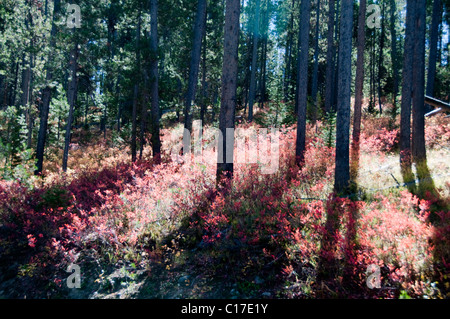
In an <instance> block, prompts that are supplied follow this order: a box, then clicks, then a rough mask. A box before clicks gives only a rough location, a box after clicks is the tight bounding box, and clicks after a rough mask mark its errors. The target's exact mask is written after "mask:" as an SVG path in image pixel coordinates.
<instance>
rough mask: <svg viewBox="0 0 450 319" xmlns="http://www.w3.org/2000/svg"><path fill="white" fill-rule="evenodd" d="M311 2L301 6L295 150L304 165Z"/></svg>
mask: <svg viewBox="0 0 450 319" xmlns="http://www.w3.org/2000/svg"><path fill="white" fill-rule="evenodd" d="M310 17H311V2H310V1H309V0H302V3H301V5H300V31H299V48H300V52H299V57H298V80H297V81H298V83H297V91H298V113H297V141H296V148H295V158H296V163H297V165H298V166H299V167H300V166H301V165H303V161H304V156H305V149H306V145H305V144H306V108H307V105H308V56H309V29H310Z"/></svg>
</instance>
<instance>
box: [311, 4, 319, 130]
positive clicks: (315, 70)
mask: <svg viewBox="0 0 450 319" xmlns="http://www.w3.org/2000/svg"><path fill="white" fill-rule="evenodd" d="M319 19H320V0H317V8H316V32H315V38H314V67H313V75H312V84H311V96H312V103H313V112H312V114H313V115H312V120H313V123H314V124H315V123H316V120H317V86H318V73H319Z"/></svg>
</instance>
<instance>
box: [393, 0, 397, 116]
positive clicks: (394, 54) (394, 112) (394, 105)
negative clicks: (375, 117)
mask: <svg viewBox="0 0 450 319" xmlns="http://www.w3.org/2000/svg"><path fill="white" fill-rule="evenodd" d="M396 12H397V4H396V1H395V0H391V38H392V39H391V60H392V77H393V82H394V83H393V84H394V87H393V92H392V120H395V118H396V117H397V95H398V65H397V63H398V62H397V61H398V56H397V32H396V30H395V22H396Z"/></svg>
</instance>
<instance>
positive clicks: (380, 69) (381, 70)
mask: <svg viewBox="0 0 450 319" xmlns="http://www.w3.org/2000/svg"><path fill="white" fill-rule="evenodd" d="M384 11H385V4H384V2H383V4H382V9H381V15H382V17H384ZM384 40H385V23H384V19H381V34H380V45H379V55H378V76H377V80H378V107H379V110H380V114H382V113H383V105H382V104H381V94H382V88H381V79H382V78H383V77H384V70H385V68H384V65H383V61H384V53H383V49H384Z"/></svg>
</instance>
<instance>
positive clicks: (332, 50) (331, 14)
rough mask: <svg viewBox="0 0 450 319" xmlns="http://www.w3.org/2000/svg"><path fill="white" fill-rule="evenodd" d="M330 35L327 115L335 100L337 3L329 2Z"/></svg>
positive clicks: (326, 88) (326, 82)
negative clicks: (334, 74) (333, 83)
mask: <svg viewBox="0 0 450 319" xmlns="http://www.w3.org/2000/svg"><path fill="white" fill-rule="evenodd" d="M328 6H329V8H328V34H327V69H326V71H325V72H326V77H325V110H324V111H325V114H328V113H329V112H330V111H331V105H332V100H333V97H332V96H333V85H332V82H333V73H334V57H335V47H334V38H333V35H334V13H335V6H336V4H335V1H334V0H329V1H328Z"/></svg>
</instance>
